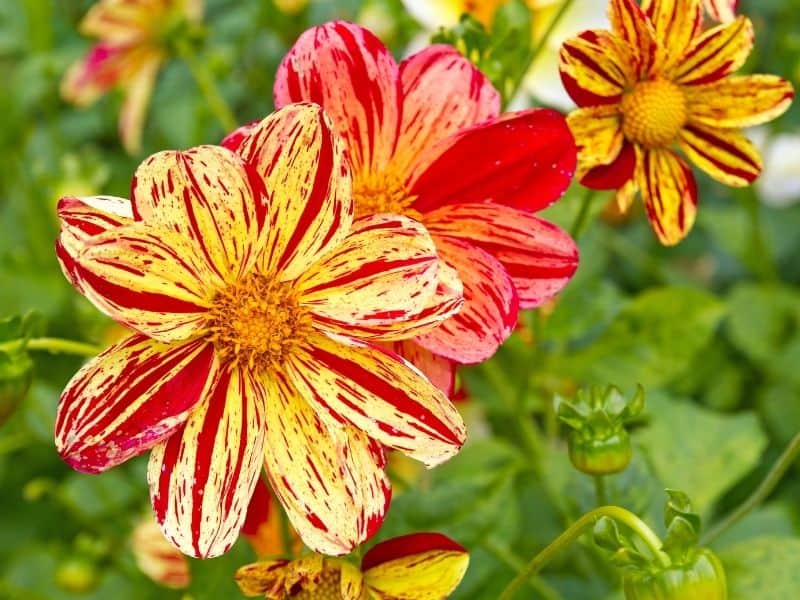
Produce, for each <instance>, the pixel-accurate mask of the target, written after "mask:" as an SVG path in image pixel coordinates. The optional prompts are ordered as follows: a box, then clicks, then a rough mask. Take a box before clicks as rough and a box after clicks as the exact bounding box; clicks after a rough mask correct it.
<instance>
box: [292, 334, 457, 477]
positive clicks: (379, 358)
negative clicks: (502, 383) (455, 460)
mask: <svg viewBox="0 0 800 600" xmlns="http://www.w3.org/2000/svg"><path fill="white" fill-rule="evenodd" d="M287 371H288V372H289V375H290V378H291V380H292V382H293V384H294V386H295V387H296V389H297V390H298V391H299V392H300V394H301V396H303V397H304V398H305V399H306V401H308V402H309V403H310V404H311V405H312V406H313V407H314V408H315V409H316V410H318V411H322V412H324V413H326V414H331V415H332V416H333V418H335V419H337V420H338V421H339V422H341V423H342V424H351V425H353V426H354V427H356V428H358V429H360V430H362V431H364V432H365V433H366V434H367V435H368V436H369V437H371V438H372V439H374V440H377V441H378V442H380V443H382V444H383V445H385V446H388V447H390V448H394V449H396V450H400V451H402V452H403V453H405V454H407V455H409V456H411V457H412V458H415V459H417V460H419V461H421V462H423V463H425V464H426V465H428V466H429V467H432V466H435V465H437V464H439V463H442V462H444V461H446V460H447V459H449V458H451V457H452V456H453V455H454V454H455V453H456V452H458V450H459V449H460V448H461V445H462V444H463V443H464V437H465V431H464V422H463V420H462V419H461V416H460V415H459V414H458V411H457V410H456V409H455V408H454V407H453V405H452V404H451V403H450V401H449V400H448V399H447V397H446V396H445V395H444V394H443V393H442V392H440V391H439V390H437V389H436V388H435V387H434V386H433V385H432V384H431V383H429V382H428V381H427V380H426V379H425V378H424V377H423V376H422V374H421V373H420V372H419V371H418V370H417V369H415V368H414V367H412V366H411V365H410V364H409V363H407V362H406V361H404V360H403V359H402V358H400V357H399V356H397V355H396V354H394V353H392V352H389V351H387V350H384V349H382V348H379V347H377V346H375V345H372V344H369V343H365V342H358V341H355V340H349V339H347V338H344V337H341V336H337V337H336V338H335V339H333V337H328V336H325V335H322V334H318V335H316V336H315V337H314V338H313V339H312V340H311V341H310V342H309V345H308V347H306V348H305V349H304V350H299V351H298V352H297V354H296V355H295V356H293V357H292V360H291V362H289V363H288V364H287Z"/></svg>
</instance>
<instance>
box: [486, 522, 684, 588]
mask: <svg viewBox="0 0 800 600" xmlns="http://www.w3.org/2000/svg"><path fill="white" fill-rule="evenodd" d="M600 517H609V518H611V519H614V520H616V521H619V522H620V523H622V524H624V525H627V526H628V527H629V528H630V529H631V530H632V531H633V532H635V533H636V534H637V535H638V536H639V537H640V538H641V539H642V541H643V542H644V543H645V545H646V546H647V547H648V548H649V549H650V552H651V553H652V554H653V556H654V558H655V559H656V560H657V561H658V562H659V563H660V564H661V565H662V566H664V567H668V566H669V564H670V562H669V558H668V557H667V556H666V555H665V554H664V553H663V552H661V546H662V543H661V539H659V537H658V536H657V535H656V534H655V533H653V530H652V529H650V528H649V527H648V526H647V525H646V524H645V522H644V521H642V520H641V519H640V518H639V517H637V516H636V515H635V514H633V513H632V512H630V511H628V510H625V509H624V508H621V507H619V506H601V507H600V508H596V509H594V510H592V511H589V512H588V513H586V514H585V515H583V516H582V517H581V518H580V519H578V520H577V521H575V522H574V523H573V524H572V525H570V526H569V528H567V530H566V531H564V532H563V533H562V534H561V535H559V536H558V537H557V538H556V539H555V540H553V541H552V542H551V543H550V545H549V546H547V547H546V548H545V549H544V550H542V551H541V552H539V554H537V555H536V556H534V557H533V558H532V559H531V561H530V562H529V563H528V564H527V565H526V567H525V568H524V569H523V570H522V571H521V572H520V573H519V574H518V575H517V576H516V577H515V578H514V579H513V580H512V581H511V583H509V584H508V585H507V586H506V589H505V590H503V593H502V594H500V597H499V598H498V600H511V599H512V598H513V597H514V594H515V593H516V591H517V590H518V589H519V588H520V587H522V585H523V584H524V583H525V582H526V581H527V580H528V579H529V578H530V577H531V576H533V575H535V574H536V573H537V572H538V571H539V569H541V568H542V567H543V566H544V565H546V564H547V563H548V562H549V561H550V559H552V558H553V556H555V555H556V554H557V553H558V552H560V551H561V550H562V549H563V548H564V547H566V546H568V545H569V544H571V543H572V542H574V541H575V540H576V539H578V538H579V537H580V536H581V534H583V532H584V531H585V530H586V529H588V528H589V527H593V526H594V524H595V522H596V521H597V520H598V519H599V518H600Z"/></svg>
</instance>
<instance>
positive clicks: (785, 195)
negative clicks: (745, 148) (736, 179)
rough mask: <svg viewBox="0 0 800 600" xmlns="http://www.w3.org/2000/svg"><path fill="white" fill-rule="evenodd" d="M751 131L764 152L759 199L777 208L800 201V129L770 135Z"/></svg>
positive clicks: (759, 183)
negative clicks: (798, 131)
mask: <svg viewBox="0 0 800 600" xmlns="http://www.w3.org/2000/svg"><path fill="white" fill-rule="evenodd" d="M751 135H752V136H753V140H754V142H755V143H756V146H758V148H759V149H760V150H761V152H763V154H764V172H763V173H762V174H761V177H760V178H759V180H758V182H757V183H756V185H757V188H758V198H759V200H761V201H762V202H763V203H764V204H767V205H768V206H773V207H775V208H783V207H787V206H791V205H793V204H796V203H797V202H800V133H778V134H776V135H770V134H768V133H767V132H766V131H763V130H762V129H756V130H754V131H752V132H751Z"/></svg>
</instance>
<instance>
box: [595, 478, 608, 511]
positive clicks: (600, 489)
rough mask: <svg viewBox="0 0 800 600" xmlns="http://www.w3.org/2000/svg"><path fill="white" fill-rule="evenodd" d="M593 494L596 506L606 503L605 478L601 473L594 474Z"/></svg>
mask: <svg viewBox="0 0 800 600" xmlns="http://www.w3.org/2000/svg"><path fill="white" fill-rule="evenodd" d="M594 494H595V497H596V498H597V506H603V505H604V504H605V503H606V480H605V477H603V476H602V475H595V476H594Z"/></svg>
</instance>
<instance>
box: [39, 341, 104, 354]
mask: <svg viewBox="0 0 800 600" xmlns="http://www.w3.org/2000/svg"><path fill="white" fill-rule="evenodd" d="M25 347H26V348H27V349H28V350H44V351H45V352H52V353H53V354H76V355H78V356H95V355H96V354H100V352H102V351H103V349H102V348H100V347H98V346H95V345H94V344H86V343H84V342H76V341H74V340H64V339H61V338H52V337H41V338H32V339H30V340H28V341H27V343H26V344H25Z"/></svg>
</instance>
